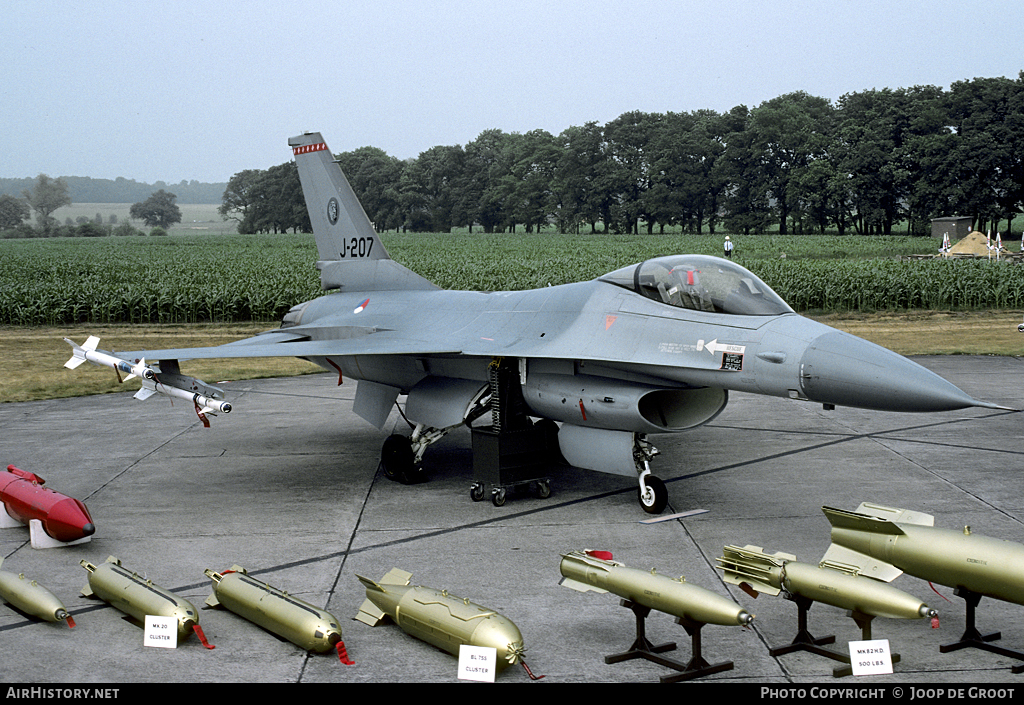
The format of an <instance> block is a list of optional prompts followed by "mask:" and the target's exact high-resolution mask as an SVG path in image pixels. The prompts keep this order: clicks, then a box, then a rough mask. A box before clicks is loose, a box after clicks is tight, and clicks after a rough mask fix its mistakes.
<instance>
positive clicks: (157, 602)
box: [80, 556, 214, 649]
mask: <svg viewBox="0 0 1024 705" xmlns="http://www.w3.org/2000/svg"><path fill="white" fill-rule="evenodd" d="M80 563H81V566H82V567H83V568H85V569H86V570H87V571H88V572H89V582H88V583H86V585H85V587H83V588H82V595H84V596H85V597H95V598H99V599H100V600H103V601H104V602H106V603H108V604H109V605H110V606H111V607H114V608H115V609H118V610H120V611H121V612H124V613H125V614H127V615H128V616H130V617H132V618H134V619H135V620H137V621H138V622H143V621H145V619H146V615H154V616H159V617H170V618H172V619H175V620H177V633H178V643H181V642H182V641H184V640H185V639H187V638H188V637H189V635H191V634H192V633H193V632H195V634H196V636H197V637H198V638H199V640H200V641H201V642H202V643H203V646H205V647H206V648H208V649H212V648H214V647H213V646H212V645H211V644H209V643H208V642H207V641H206V636H205V635H204V634H203V630H202V628H201V627H200V626H199V612H198V611H197V610H196V608H195V606H194V605H193V604H192V603H191V602H189V601H188V600H186V599H185V598H183V597H178V596H177V595H175V594H174V593H172V592H169V591H167V590H165V589H163V588H162V587H160V586H159V585H156V584H155V583H154V582H153V581H152V580H149V579H148V578H144V577H142V576H140V575H138V574H137V573H134V572H132V571H130V570H128V569H127V568H125V567H124V566H122V565H121V561H120V559H118V558H115V557H114V556H109V557H108V558H107V560H106V562H105V563H101V564H99V565H93V564H92V563H90V562H89V561H85V560H83V561H81V562H80Z"/></svg>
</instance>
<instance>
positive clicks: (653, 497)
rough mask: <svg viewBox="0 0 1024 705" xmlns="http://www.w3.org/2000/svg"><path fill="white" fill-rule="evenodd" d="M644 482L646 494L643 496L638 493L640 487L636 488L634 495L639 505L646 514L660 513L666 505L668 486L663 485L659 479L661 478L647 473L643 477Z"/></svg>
mask: <svg viewBox="0 0 1024 705" xmlns="http://www.w3.org/2000/svg"><path fill="white" fill-rule="evenodd" d="M644 483H645V484H646V485H647V490H648V494H647V497H644V496H643V495H642V494H640V488H639V487H637V488H636V496H637V499H638V500H639V501H640V506H641V507H642V508H643V510H644V511H645V512H647V513H648V514H661V513H662V512H663V511H665V507H667V506H668V488H666V487H665V483H664V482H662V481H661V478H658V477H654V476H653V475H648V476H647V477H646V478H644Z"/></svg>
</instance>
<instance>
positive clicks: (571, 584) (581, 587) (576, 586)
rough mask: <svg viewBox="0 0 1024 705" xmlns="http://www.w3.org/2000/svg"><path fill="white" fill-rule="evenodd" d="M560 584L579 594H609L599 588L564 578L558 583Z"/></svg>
mask: <svg viewBox="0 0 1024 705" xmlns="http://www.w3.org/2000/svg"><path fill="white" fill-rule="evenodd" d="M558 584H559V585H561V586H562V587H567V588H571V589H573V590H575V591H577V592H601V593H605V592H608V591H607V590H603V589H601V588H599V587H594V586H593V585H589V584H588V583H581V582H580V581H579V580H573V579H572V578H562V579H561V580H559V581H558Z"/></svg>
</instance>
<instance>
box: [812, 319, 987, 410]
mask: <svg viewBox="0 0 1024 705" xmlns="http://www.w3.org/2000/svg"><path fill="white" fill-rule="evenodd" d="M800 385H801V390H802V391H803V393H804V395H805V396H806V397H807V398H808V399H811V400H812V401H817V402H822V403H829V404H836V405H839V406H853V407H859V408H862V409H875V410H880V411H909V412H922V411H951V410H953V409H965V408H967V407H970V406H987V404H984V403H982V402H978V401H976V400H974V399H972V398H971V397H970V396H968V395H967V394H966V393H965V392H963V391H962V390H961V389H960V388H959V387H957V386H956V385H953V384H950V383H949V382H947V381H946V380H944V379H943V378H942V377H940V376H939V375H937V374H935V373H934V372H932V371H931V370H927V369H925V368H924V367H922V366H921V365H919V364H917V363H916V362H912V361H911V360H908V359H907V358H905V357H903V356H902V355H899V354H897V353H894V352H892V351H891V350H887V349H885V348H883V347H881V346H879V345H875V344H874V343H870V342H868V341H866V340H864V339H862V338H858V337H857V336H855V335H850V334H849V333H843V332H842V331H837V330H832V331H829V332H825V333H822V334H821V335H819V336H817V337H816V338H815V339H814V340H812V341H811V342H810V344H809V345H808V346H807V348H806V350H805V351H804V354H803V357H802V358H801V360H800Z"/></svg>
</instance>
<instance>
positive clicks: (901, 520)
mask: <svg viewBox="0 0 1024 705" xmlns="http://www.w3.org/2000/svg"><path fill="white" fill-rule="evenodd" d="M857 513H858V514H867V515H868V516H873V517H878V518H880V519H888V520H889V521H891V522H894V523H897V524H920V525H921V526H935V517H933V516H932V515H931V514H925V513H924V512H915V511H913V510H911V509H899V508H897V507H885V506H882V505H881V504H872V503H871V502H861V505H860V506H859V507H857Z"/></svg>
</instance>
